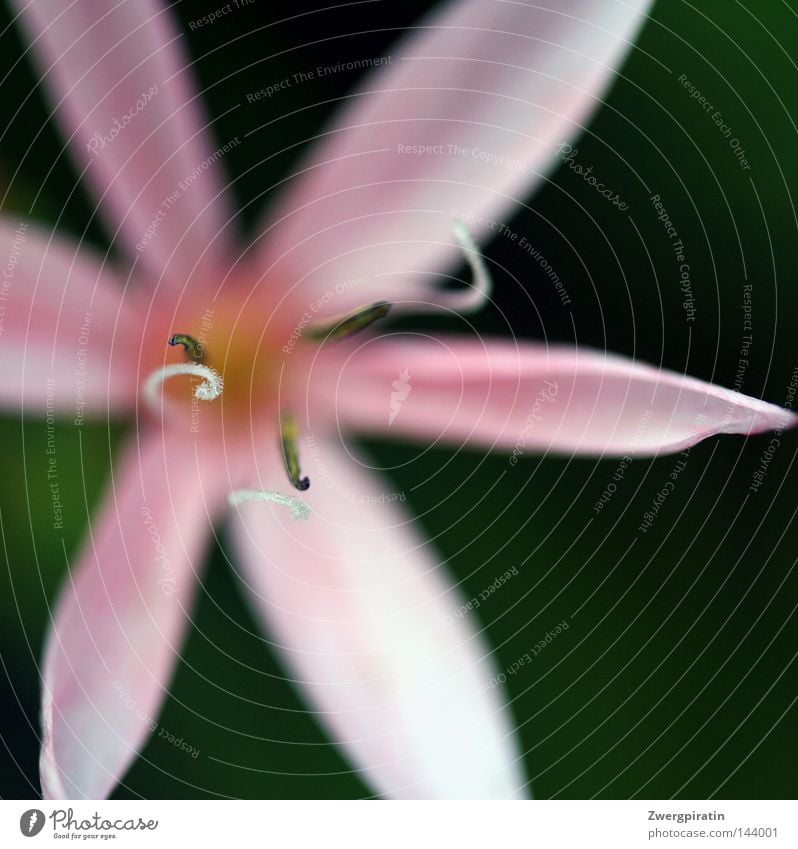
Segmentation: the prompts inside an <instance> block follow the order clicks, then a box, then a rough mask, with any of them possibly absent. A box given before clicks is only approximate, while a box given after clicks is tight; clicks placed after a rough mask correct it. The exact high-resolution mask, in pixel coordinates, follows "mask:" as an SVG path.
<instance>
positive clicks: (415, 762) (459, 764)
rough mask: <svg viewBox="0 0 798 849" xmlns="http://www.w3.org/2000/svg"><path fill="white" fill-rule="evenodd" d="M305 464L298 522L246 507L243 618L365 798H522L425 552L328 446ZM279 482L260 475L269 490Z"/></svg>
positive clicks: (492, 710) (503, 713)
mask: <svg viewBox="0 0 798 849" xmlns="http://www.w3.org/2000/svg"><path fill="white" fill-rule="evenodd" d="M304 465H305V468H304V470H305V471H306V472H307V473H308V474H309V475H310V477H311V479H312V483H311V487H310V489H309V490H308V491H307V492H305V493H303V497H305V498H306V500H307V502H308V503H309V504H310V506H311V508H312V511H313V513H312V515H311V516H310V518H309V519H308V520H307V521H294V520H292V519H291V518H290V513H289V511H288V510H287V509H286V508H285V507H282V506H279V505H272V504H264V503H251V504H244V505H241V506H240V507H238V508H237V509H238V510H240V518H239V519H238V520H237V521H236V522H235V523H234V524H233V541H234V544H235V548H236V550H237V551H238V555H239V561H240V563H241V566H242V569H243V576H244V580H245V582H246V583H247V585H248V586H249V588H250V590H251V601H252V603H253V605H254V609H255V612H256V613H257V614H258V616H259V618H260V619H261V620H262V622H263V625H264V628H266V629H267V631H268V633H270V634H271V635H272V636H273V639H274V642H275V643H276V645H277V646H278V648H279V649H280V650H281V653H282V656H283V658H284V660H285V663H286V666H287V668H288V670H289V672H290V674H291V675H292V677H293V678H294V679H295V681H296V683H297V684H298V685H299V687H300V688H301V690H302V691H303V692H304V694H305V695H306V697H307V699H308V702H309V704H310V706H311V707H312V708H313V709H314V710H315V711H317V712H318V717H319V719H320V720H321V721H322V722H323V723H324V724H325V725H326V727H327V729H328V730H329V732H330V734H331V736H332V738H333V739H334V740H335V741H336V742H337V743H338V744H340V745H341V746H343V748H344V751H345V753H346V754H347V756H348V757H349V759H350V761H351V763H352V765H353V766H354V767H355V768H357V769H358V770H360V771H361V772H362V777H363V780H364V781H365V782H366V783H367V784H368V785H369V786H370V787H372V788H373V789H374V791H375V792H376V793H379V794H381V795H384V796H388V797H393V798H511V797H518V796H523V795H524V794H525V792H527V791H526V789H525V779H524V777H523V770H522V768H521V766H520V753H519V751H518V749H517V740H516V739H515V736H514V732H513V730H512V729H513V727H514V722H513V719H512V717H511V716H510V715H509V714H508V710H507V707H506V705H505V704H504V703H503V700H502V698H501V696H500V693H499V690H500V688H499V687H498V684H497V681H496V680H495V678H494V676H495V675H496V672H497V669H496V666H495V664H494V661H493V659H492V657H491V655H490V653H489V649H488V648H487V646H486V644H485V642H484V640H483V639H482V636H481V634H480V632H479V627H480V626H479V623H478V622H476V621H475V620H474V618H473V617H472V616H471V615H470V614H469V615H468V616H464V615H463V614H464V610H461V606H462V605H463V604H464V601H463V597H462V596H461V593H460V592H459V591H458V590H457V589H456V588H454V587H452V586H451V585H450V579H449V576H448V574H446V572H445V570H444V567H442V566H441V565H440V564H439V562H438V559H437V555H436V553H435V552H434V551H433V550H431V547H430V546H429V545H428V544H427V543H425V542H424V541H423V540H422V539H420V538H419V536H418V534H417V531H416V527H415V525H414V524H413V522H412V521H411V520H410V518H409V517H408V516H407V515H406V513H405V511H404V510H403V509H401V504H399V503H397V502H396V501H395V500H394V501H391V497H390V491H388V500H387V503H386V499H385V492H386V489H385V486H386V484H384V483H382V484H381V482H380V480H379V478H378V477H377V476H376V475H374V474H373V473H371V472H367V471H364V470H363V469H362V468H359V467H358V465H357V463H356V462H355V461H354V460H353V459H352V458H350V457H348V456H346V455H345V454H344V453H343V452H342V451H341V449H340V446H338V445H336V444H331V443H329V442H327V441H325V440H323V439H319V440H318V441H317V442H316V444H315V446H314V448H313V452H312V454H309V455H307V456H305V457H304ZM281 478H282V474H281V470H280V469H279V468H276V469H273V470H270V472H269V473H268V475H267V481H268V482H270V483H271V484H272V486H271V487H269V488H278V487H279V488H281V489H282V488H284V484H283V482H282V481H281ZM267 486H268V483H267ZM458 611H459V615H458Z"/></svg>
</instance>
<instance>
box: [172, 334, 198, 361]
mask: <svg viewBox="0 0 798 849" xmlns="http://www.w3.org/2000/svg"><path fill="white" fill-rule="evenodd" d="M169 344H170V345H172V346H173V347H174V346H175V345H182V346H183V348H185V351H186V353H187V354H188V356H189V357H191V359H192V360H201V359H202V357H203V356H204V354H205V349H204V348H203V347H202V345H201V344H200V343H199V342H198V341H197V340H196V339H195V338H194V337H193V336H189V335H188V334H186V333H175V334H174V335H173V336H172V337H171V338H170V339H169Z"/></svg>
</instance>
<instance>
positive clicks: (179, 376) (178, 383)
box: [142, 221, 491, 518]
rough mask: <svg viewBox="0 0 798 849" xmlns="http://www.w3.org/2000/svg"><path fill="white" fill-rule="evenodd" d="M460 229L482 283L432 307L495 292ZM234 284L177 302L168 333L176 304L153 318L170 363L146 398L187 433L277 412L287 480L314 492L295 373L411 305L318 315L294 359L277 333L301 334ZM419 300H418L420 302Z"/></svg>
mask: <svg viewBox="0 0 798 849" xmlns="http://www.w3.org/2000/svg"><path fill="white" fill-rule="evenodd" d="M452 233H453V235H454V238H455V240H456V241H457V243H458V244H459V246H460V248H461V250H462V251H463V253H464V256H465V259H466V261H467V263H468V265H469V267H470V269H471V271H472V274H473V277H474V282H473V285H472V286H471V287H470V288H469V289H467V290H464V291H458V292H448V291H438V292H437V293H432V294H431V297H430V299H429V301H428V305H429V306H432V307H433V308H434V307H444V308H448V309H450V310H456V311H458V312H471V311H474V310H476V309H478V308H479V307H481V306H482V305H483V304H484V303H485V302H486V301H487V300H488V298H489V297H490V291H491V280H490V275H489V274H488V271H487V269H486V267H485V265H484V262H483V260H482V257H481V256H480V254H479V252H478V249H477V247H476V245H475V244H474V242H473V240H472V239H471V236H470V234H469V233H468V231H467V229H466V228H465V226H464V225H463V224H462V222H460V221H455V222H453V224H452ZM229 291H230V290H227V291H225V292H223V293H222V295H220V296H219V297H218V298H217V297H214V299H213V302H212V303H211V305H209V306H208V307H206V308H205V310H204V311H201V310H199V309H198V308H197V307H196V306H195V305H194V304H190V305H188V306H187V307H185V306H184V307H183V308H181V309H179V310H175V311H174V312H173V318H172V321H173V322H175V326H174V327H170V329H169V332H168V333H167V332H163V322H164V321H165V318H164V316H165V315H166V314H167V313H168V311H167V310H163V311H162V312H163V315H157V316H156V317H155V320H154V321H153V325H152V326H153V327H157V328H158V334H159V335H160V338H161V340H162V342H161V343H160V344H161V346H162V350H163V354H162V361H161V363H160V364H157V365H155V366H154V369H153V371H152V372H151V373H150V374H149V377H148V378H147V379H146V381H145V382H144V384H143V386H142V398H143V400H144V401H145V403H146V404H147V406H148V407H149V409H150V411H151V412H152V413H153V414H154V415H156V416H162V417H163V419H164V423H165V424H166V423H167V422H168V423H169V424H170V425H173V424H179V421H180V420H181V419H182V420H183V422H184V424H185V423H187V424H188V430H189V432H191V433H196V434H199V433H201V432H202V431H203V430H205V431H208V430H212V431H213V433H214V436H216V437H217V438H218V437H221V436H223V435H226V434H230V433H231V431H239V430H241V429H242V428H245V429H249V431H250V432H251V431H252V430H253V428H252V423H253V422H252V420H253V417H257V418H261V417H264V416H266V417H270V418H271V420H272V421H273V422H274V426H275V429H279V440H280V445H281V449H282V456H283V460H284V463H285V469H286V474H287V477H288V480H289V481H290V483H291V485H292V486H293V487H294V488H295V489H298V490H306V489H307V488H308V487H309V486H310V481H309V480H308V478H307V477H303V476H302V473H301V467H300V460H299V456H298V452H297V441H298V436H299V434H298V428H297V422H296V419H295V418H294V415H293V411H294V410H295V409H298V408H301V404H302V400H303V399H302V392H303V386H302V383H303V381H302V380H299V381H297V380H294V379H292V377H293V376H294V375H297V374H302V373H306V369H307V368H308V366H309V362H310V358H311V357H312V356H314V352H313V348H314V347H315V346H317V345H319V344H322V345H324V344H328V343H334V342H336V341H338V340H341V339H346V338H348V337H350V336H352V335H354V334H355V333H359V332H361V331H362V330H365V329H366V328H367V327H369V326H371V325H372V324H373V323H374V322H376V321H379V320H380V319H382V318H385V316H386V315H388V313H389V312H390V311H391V310H392V309H399V310H401V309H402V307H403V306H406V305H403V304H401V303H389V302H388V301H377V302H375V303H371V304H367V305H364V306H362V307H360V308H359V309H356V310H353V311H351V312H349V313H346V314H343V315H338V316H335V317H333V318H328V319H326V320H323V321H317V322H315V323H310V324H308V325H307V327H304V331H303V335H302V338H301V340H300V344H299V345H296V347H294V345H292V346H291V348H290V350H291V353H292V356H291V362H290V363H287V362H286V358H285V356H284V355H283V353H282V352H281V346H280V343H279V340H280V339H287V338H291V337H292V336H293V335H296V334H292V333H291V332H290V331H288V332H284V333H280V329H281V328H282V329H283V330H285V329H286V328H285V327H282V322H280V325H281V327H278V326H277V324H278V322H276V321H274V322H272V324H271V326H269V320H268V318H265V317H264V316H262V315H260V314H259V312H258V307H257V304H250V303H249V302H248V300H245V301H243V302H242V303H241V304H240V305H237V304H236V300H237V299H236V298H235V297H234V296H231V295H230V294H228V292H229ZM233 291H235V290H233ZM414 308H415V309H417V308H418V305H417V303H416V304H415V307H414ZM178 325H179V326H178ZM148 335H150V334H148ZM314 343H315V345H314ZM156 345H157V343H156ZM156 349H157V348H156ZM282 350H283V351H284V350H285V348H283V349H282ZM289 370H290V373H288V374H286V372H288V371H289ZM165 384H166V385H165ZM187 412H188V415H186V413H187ZM230 500H231V504H239V503H241V502H243V501H253V500H255V501H272V502H276V503H279V504H283V505H285V506H288V507H290V508H291V509H292V511H293V512H294V516H295V517H297V518H306V517H307V515H308V512H309V508H307V505H306V504H305V503H304V502H302V501H301V499H297V498H295V497H293V496H287V495H283V494H281V493H275V492H271V491H267V490H255V489H244V490H236V491H235V492H234V493H231V496H230Z"/></svg>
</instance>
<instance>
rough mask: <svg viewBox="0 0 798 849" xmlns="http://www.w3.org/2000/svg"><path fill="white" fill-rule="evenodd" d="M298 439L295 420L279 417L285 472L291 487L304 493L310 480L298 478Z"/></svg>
mask: <svg viewBox="0 0 798 849" xmlns="http://www.w3.org/2000/svg"><path fill="white" fill-rule="evenodd" d="M298 437H299V428H298V427H297V423H296V419H295V418H294V417H293V416H291V415H284V416H281V417H280V444H281V445H282V449H283V461H284V462H285V471H286V474H287V475H288V480H290V481H291V483H292V484H293V486H294V487H295V488H296V489H298V490H300V491H301V492H304V491H305V490H306V489H307V488H308V487H309V486H310V479H309V478H306V477H305V478H302V477H300V475H301V472H300V470H299V452H298V451H297V439H298Z"/></svg>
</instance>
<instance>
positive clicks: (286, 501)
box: [227, 489, 310, 519]
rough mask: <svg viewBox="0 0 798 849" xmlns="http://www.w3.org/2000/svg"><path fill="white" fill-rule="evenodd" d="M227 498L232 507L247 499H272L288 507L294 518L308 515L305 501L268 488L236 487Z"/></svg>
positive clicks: (307, 506) (308, 509)
mask: <svg viewBox="0 0 798 849" xmlns="http://www.w3.org/2000/svg"><path fill="white" fill-rule="evenodd" d="M227 500H228V502H229V503H230V505H231V506H232V507H236V506H237V505H239V504H243V503H244V502H247V501H272V502H274V503H275V504H282V505H283V506H284V507H288V508H289V509H290V510H291V515H292V516H293V518H294V519H307V518H308V516H310V505H309V504H308V503H307V501H303V500H302V499H301V498H296V497H294V496H293V495H285V494H284V493H282V492H273V491H272V490H270V489H236V490H234V491H233V492H231V493H230V494H229V495H228V496H227Z"/></svg>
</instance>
